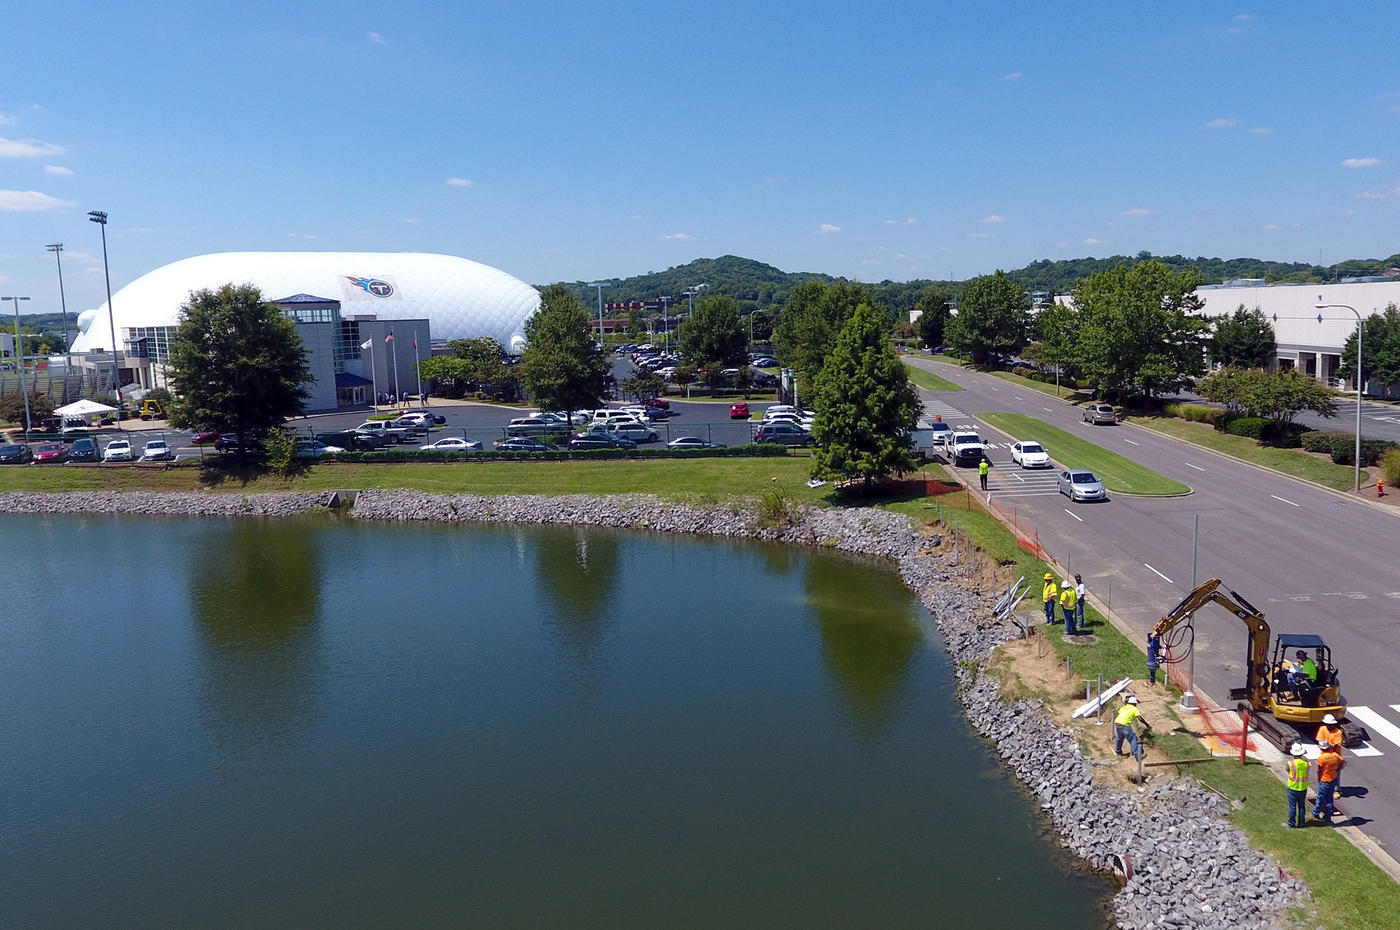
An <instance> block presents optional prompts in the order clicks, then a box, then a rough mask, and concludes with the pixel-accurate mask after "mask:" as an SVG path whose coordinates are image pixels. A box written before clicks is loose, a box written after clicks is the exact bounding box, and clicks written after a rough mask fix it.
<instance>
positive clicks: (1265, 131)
mask: <svg viewBox="0 0 1400 930" xmlns="http://www.w3.org/2000/svg"><path fill="white" fill-rule="evenodd" d="M1249 131H1250V132H1252V133H1254V134H1255V135H1256V136H1271V135H1273V134H1274V129H1273V127H1272V126H1251V127H1249Z"/></svg>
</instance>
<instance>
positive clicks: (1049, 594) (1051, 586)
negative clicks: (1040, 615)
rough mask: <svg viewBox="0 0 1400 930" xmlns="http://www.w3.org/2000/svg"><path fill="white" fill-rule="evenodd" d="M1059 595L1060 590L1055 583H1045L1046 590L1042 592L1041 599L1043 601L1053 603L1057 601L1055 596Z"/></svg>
mask: <svg viewBox="0 0 1400 930" xmlns="http://www.w3.org/2000/svg"><path fill="white" fill-rule="evenodd" d="M1059 593H1060V589H1059V588H1058V587H1056V585H1055V582H1053V581H1047V582H1046V583H1045V587H1044V589H1042V590H1041V592H1040V598H1041V600H1045V601H1053V600H1054V599H1055V595H1056V594H1059Z"/></svg>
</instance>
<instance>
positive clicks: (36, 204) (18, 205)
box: [0, 191, 78, 213]
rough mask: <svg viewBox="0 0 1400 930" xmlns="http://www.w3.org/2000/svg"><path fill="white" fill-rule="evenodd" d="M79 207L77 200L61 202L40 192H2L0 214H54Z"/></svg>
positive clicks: (0, 192) (0, 195)
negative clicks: (57, 211)
mask: <svg viewBox="0 0 1400 930" xmlns="http://www.w3.org/2000/svg"><path fill="white" fill-rule="evenodd" d="M77 205H78V202H77V201H76V200H59V199H58V198H57V197H50V196H49V195H48V194H41V193H39V192H38V191H0V213H53V212H54V211H56V210H67V209H69V208H70V207H76V206H77Z"/></svg>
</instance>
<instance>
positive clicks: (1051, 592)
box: [1040, 572, 1060, 623]
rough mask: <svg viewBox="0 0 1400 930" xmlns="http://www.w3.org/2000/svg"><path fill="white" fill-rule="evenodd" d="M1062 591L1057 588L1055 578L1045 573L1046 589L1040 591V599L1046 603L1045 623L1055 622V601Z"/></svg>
mask: <svg viewBox="0 0 1400 930" xmlns="http://www.w3.org/2000/svg"><path fill="white" fill-rule="evenodd" d="M1059 594H1060V589H1059V588H1057V587H1055V576H1054V575H1052V574H1050V573H1049V572H1046V573H1045V587H1043V588H1041V589H1040V599H1041V600H1042V601H1044V602H1045V622H1046V623H1054V622H1055V599H1056V598H1057V597H1059Z"/></svg>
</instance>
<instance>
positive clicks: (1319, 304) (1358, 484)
mask: <svg viewBox="0 0 1400 930" xmlns="http://www.w3.org/2000/svg"><path fill="white" fill-rule="evenodd" d="M1313 309H1314V310H1316V311H1318V313H1317V321H1318V322H1319V323H1321V322H1322V311H1323V310H1350V311H1351V312H1352V313H1355V314H1356V490H1357V492H1358V493H1359V492H1360V491H1361V314H1360V313H1359V312H1358V311H1357V309H1356V308H1355V307H1350V306H1348V305H1346V304H1325V303H1323V302H1322V295H1321V294H1318V295H1317V303H1316V304H1314V305H1313Z"/></svg>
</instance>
